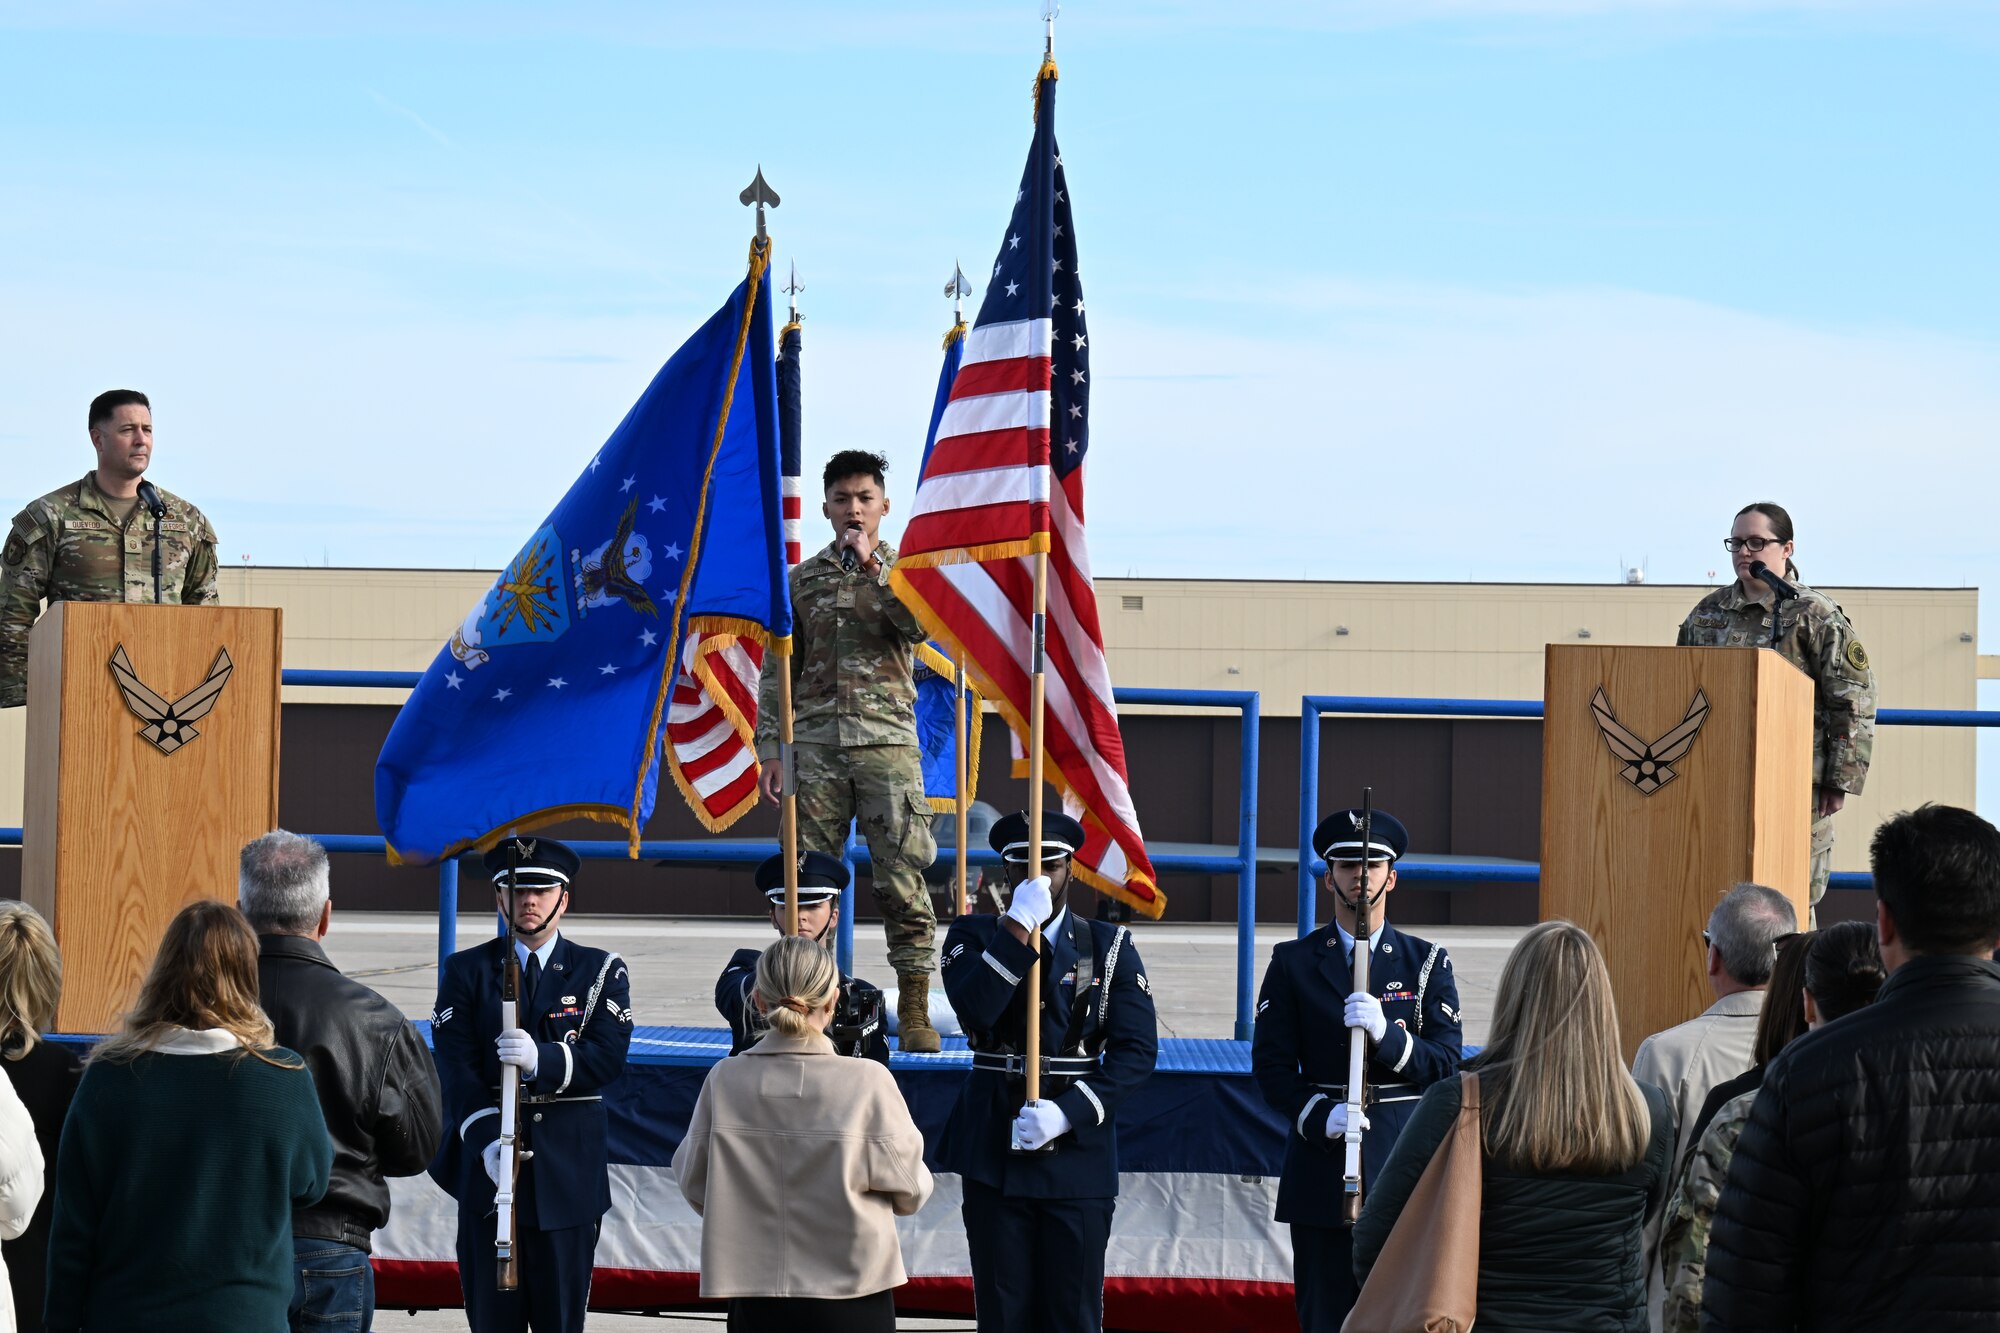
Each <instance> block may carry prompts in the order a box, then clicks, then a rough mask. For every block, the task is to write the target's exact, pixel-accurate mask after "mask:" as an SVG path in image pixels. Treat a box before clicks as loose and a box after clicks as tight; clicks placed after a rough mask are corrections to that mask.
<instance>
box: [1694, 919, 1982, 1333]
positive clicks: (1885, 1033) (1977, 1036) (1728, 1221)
mask: <svg viewBox="0 0 2000 1333" xmlns="http://www.w3.org/2000/svg"><path fill="white" fill-rule="evenodd" d="M1996 1181H2000V964H1995V963H1992V962H1990V961H1988V960H1986V959H1984V958H1956V957H1932V958H1913V959H1911V960H1910V961H1908V962H1906V963H1904V964H1903V965H1902V966H1901V967H1899V968H1897V969H1896V971H1895V974H1894V975H1893V976H1891V977H1890V978H1889V980H1888V981H1887V982H1885V983H1884V984H1883V986H1882V993H1881V995H1880V997H1879V998H1878V999H1877V1000H1876V1001H1875V1003H1874V1004H1872V1005H1870V1006H1869V1007H1868V1008H1866V1009H1857V1010H1855V1011H1854V1012H1853V1013H1851V1014H1849V1015H1847V1016H1846V1017H1845V1018H1842V1019H1839V1020H1837V1021H1835V1022H1832V1023H1829V1024H1827V1025H1826V1026H1825V1027H1823V1028H1820V1029H1819V1030H1818V1031H1816V1032H1809V1033H1807V1034H1806V1035H1805V1036H1803V1037H1801V1038H1799V1039H1798V1040H1797V1041H1795V1042H1793V1043H1792V1044H1791V1045H1790V1046H1787V1047H1786V1048H1785V1049H1784V1050H1783V1051H1782V1052H1780V1053H1779V1055H1778V1057H1777V1058H1776V1059H1774V1060H1773V1061H1772V1062H1771V1065H1770V1067H1769V1068H1768V1069H1767V1070H1765V1072H1764V1087H1763V1089H1762V1091H1760V1092H1759V1093H1758V1094H1757V1101H1756V1103H1755V1105H1754V1107H1753V1108H1752V1110H1751V1113H1750V1121H1749V1123H1748V1124H1746V1125H1745V1126H1744V1127H1743V1137H1742V1138H1740V1139H1738V1140H1737V1143H1736V1156H1735V1158H1734V1159H1732V1161H1731V1162H1730V1166H1729V1177H1728V1179H1727V1181H1726V1182H1725V1183H1724V1185H1723V1188H1722V1197H1721V1200H1720V1202H1719V1204H1718V1205H1717V1207H1716V1213H1715V1222H1714V1224H1713V1226H1712V1227H1711V1229H1710V1231H1709V1241H1708V1281H1707V1282H1706V1284H1705V1285H1704V1286H1703V1287H1702V1320H1701V1326H1702V1328H1703V1329H1704V1330H1711V1329H1713V1330H1731V1329H1756V1330H1758V1333H1769V1331H1772V1330H1787V1329H1794V1328H1798V1329H1812V1330H1814V1333H1820V1331H1821V1330H1826V1331H1827V1333H1837V1331H1838V1330H1841V1329H1886V1328H1909V1329H1922V1330H1924V1333H1938V1331H1939V1330H1945V1329H1971V1328H1980V1329H1995V1328H2000V1258H1996V1256H2000V1187H1996V1183H1995V1182H1996Z"/></svg>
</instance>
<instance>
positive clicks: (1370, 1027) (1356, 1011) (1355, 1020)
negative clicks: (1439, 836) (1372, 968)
mask: <svg viewBox="0 0 2000 1333" xmlns="http://www.w3.org/2000/svg"><path fill="white" fill-rule="evenodd" d="M1346 1020H1347V1026H1349V1027H1351V1028H1360V1029H1361V1030H1362V1031H1363V1032H1366V1033H1367V1034H1368V1040H1370V1041H1372V1042H1378V1043H1379V1042H1380V1041H1381V1040H1382V1038H1384V1037H1386V1036H1388V1035H1389V1020H1388V1018H1387V1017H1385V1016H1384V1015H1383V1013H1382V1002H1381V1001H1380V1000H1378V999H1376V998H1375V997H1374V996H1373V995H1370V994H1368V993H1367V992H1365V991H1356V992H1354V994H1352V995H1350V996H1348V997H1347V1014H1346ZM501 1058H502V1059H505V1058H506V1057H505V1056H502V1057H501Z"/></svg>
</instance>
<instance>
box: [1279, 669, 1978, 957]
mask: <svg viewBox="0 0 2000 1333" xmlns="http://www.w3.org/2000/svg"><path fill="white" fill-rule="evenodd" d="M1324 713H1349V714H1378V715H1379V714H1389V715H1392V716H1398V717H1500V718H1536V719H1539V718H1540V717H1541V716H1542V701H1541V700H1539V699H1392V698H1377V697H1372V696H1367V695H1351V694H1308V695H1306V696H1305V697H1304V698H1302V699H1300V700H1299V934H1300V935H1302V936H1303V935H1309V934H1311V933H1312V931H1313V928H1314V923H1315V915H1316V913H1315V907H1316V902H1317V889H1318V883H1319V877H1320V876H1321V875H1324V874H1325V873H1326V862H1324V861H1322V860H1320V859H1319V858H1318V857H1317V856H1314V855H1313V850H1312V833H1313V827H1314V824H1315V823H1316V822H1317V819H1318V811H1319V732H1320V717H1321V715H1322V714H1324ZM1875 721H1876V723H1877V724H1878V725H1881V726H1885V727H2000V711H1995V710H1981V709H1975V708H1884V709H1880V710H1878V711H1877V712H1876V714H1875ZM1396 878H1397V879H1398V880H1406V879H1407V880H1419V881H1428V882H1432V883H1439V882H1443V883H1450V882H1453V881H1456V882H1459V883H1467V882H1477V883H1481V884H1539V883H1541V882H1542V868H1541V866H1539V865H1535V864H1520V863H1509V864H1499V865H1478V864H1470V865H1468V864H1443V863H1440V862H1435V861H1433V862H1425V861H1405V862H1402V863H1401V864H1399V865H1398V866H1397V867H1396ZM1874 883H1875V880H1874V877H1873V876H1872V875H1869V874H1868V873H1867V872H1865V871H1858V870H1843V871H1837V872H1835V873H1834V875H1833V876H1832V877H1831V878H1830V879H1829V881H1828V885H1829V887H1831V888H1836V889H1866V888H1871V887H1873V886H1874Z"/></svg>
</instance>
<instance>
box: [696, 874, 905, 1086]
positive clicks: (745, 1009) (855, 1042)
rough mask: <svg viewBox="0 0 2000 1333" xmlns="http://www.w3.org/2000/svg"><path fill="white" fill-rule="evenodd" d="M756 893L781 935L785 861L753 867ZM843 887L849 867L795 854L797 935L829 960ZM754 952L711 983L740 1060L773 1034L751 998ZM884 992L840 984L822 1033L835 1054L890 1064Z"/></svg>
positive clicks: (848, 981) (740, 955)
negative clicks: (829, 1020)
mask: <svg viewBox="0 0 2000 1333" xmlns="http://www.w3.org/2000/svg"><path fill="white" fill-rule="evenodd" d="M757 887H758V888H759V889H761V890H762V891H763V894H764V896H765V897H766V898H768V899H769V900H770V902H771V928H772V929H773V930H775V931H777V932H778V933H779V934H780V935H782V934H784V933H785V857H784V853H782V852H780V853H779V854H778V855H776V856H773V857H771V858H770V859H769V860H767V861H765V862H764V863H763V864H762V865H760V866H758V867H757ZM846 887H847V863H846V862H845V861H843V860H841V859H840V858H839V857H837V856H828V855H827V854H826V853H825V852H800V853H799V932H798V933H799V934H801V935H803V936H805V937H806V938H807V939H809V940H811V941H812V942H813V943H815V944H817V945H819V946H821V947H822V948H824V949H825V950H826V952H827V954H828V956H829V957H830V956H832V954H833V951H834V950H833V945H832V944H831V943H829V941H830V940H831V939H832V937H833V932H834V931H835V930H836V929H837V928H838V927H839V925H840V892H841V890H842V889H845V888H846ZM761 957H763V955H762V954H761V953H759V952H758V951H757V950H755V949H738V950H737V951H736V952H735V953H734V954H731V955H730V958H729V966H727V967H725V968H723V969H722V975H721V976H720V977H718V978H716V982H715V1007H716V1009H717V1010H718V1011H719V1012H720V1013H721V1014H722V1017H723V1021H724V1022H726V1023H728V1024H729V1053H730V1054H731V1055H741V1054H742V1053H743V1052H744V1050H745V1049H747V1048H748V1047H751V1046H755V1045H756V1044H757V1043H758V1042H760V1041H762V1040H763V1039H764V1034H765V1033H767V1032H769V1031H770V1030H771V1025H770V1024H769V1023H766V1022H765V1021H764V1019H763V1016H762V1015H760V1014H759V1013H758V1012H757V1006H756V1005H755V1004H753V1003H752V1002H751V999H750V993H751V991H753V990H755V989H756V986H757V960H758V959H759V958H761ZM883 1014H884V1010H883V1006H882V992H881V991H880V990H877V989H876V988H875V986H874V985H872V984H871V983H869V982H866V981H863V980H862V979H861V978H860V977H850V976H846V975H843V976H842V977H841V978H840V1002H839V1003H838V1004H837V1005H835V1006H834V1010H833V1022H832V1023H831V1024H830V1025H828V1027H827V1029H826V1035H827V1039H828V1040H829V1041H831V1042H832V1043H833V1049H834V1050H836V1051H839V1052H840V1053H841V1054H842V1055H859V1056H865V1057H866V1058H868V1059H870V1060H879V1061H881V1062H882V1063H883V1064H885V1065H886V1064H888V1063H889V1036H888V1025H887V1024H886V1023H884V1022H883Z"/></svg>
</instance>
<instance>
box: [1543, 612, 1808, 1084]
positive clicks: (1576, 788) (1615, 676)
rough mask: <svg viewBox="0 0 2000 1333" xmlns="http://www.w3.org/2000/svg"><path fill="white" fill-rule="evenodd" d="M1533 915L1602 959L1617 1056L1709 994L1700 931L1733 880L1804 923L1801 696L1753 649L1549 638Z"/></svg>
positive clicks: (1695, 1008) (1804, 708)
mask: <svg viewBox="0 0 2000 1333" xmlns="http://www.w3.org/2000/svg"><path fill="white" fill-rule="evenodd" d="M1545 670H1546V680H1545V682H1544V692H1543V695H1542V699H1543V709H1544V721H1543V729H1542V893H1541V916H1542V920H1544V921H1547V920H1550V919H1552V918H1555V917H1564V918H1567V919H1568V920H1571V921H1574V922H1576V923H1577V924H1578V925H1580V926H1582V927H1583V928H1584V929H1586V930H1588V931H1589V932H1590V933H1591V935H1592V936H1593V937H1594V938H1595V939H1596V940H1597V943H1598V946H1599V947H1600V948H1601V949H1602V950H1603V951H1604V960H1605V962H1606V964H1608V965H1609V967H1610V969H1611V985H1612V991H1613V994H1614V995H1615V997H1616V999H1617V1002H1618V1028H1619V1035H1620V1036H1621V1038H1622V1039H1623V1043H1624V1048H1625V1057H1626V1059H1627V1060H1628V1061H1629V1060H1630V1059H1631V1057H1632V1055H1633V1053H1634V1052H1636V1051H1637V1050H1638V1047H1639V1043H1640V1042H1641V1041H1642V1040H1644V1039H1645V1038H1646V1037H1647V1036H1648V1035H1649V1034H1651V1033H1654V1032H1658V1031H1660V1030H1661V1029H1662V1028H1668V1027H1672V1026H1673V1025H1674V1024H1676V1023H1682V1022H1685V1021H1686V1020H1688V1019H1690V1018H1692V1017H1694V1016H1695V1015H1696V1014H1698V1013H1700V1012H1701V1011H1702V1010H1704V1009H1706V1008H1707V1007H1708V1006H1709V1005H1710V1004H1711V1003H1713V1002H1714V996H1713V995H1712V994H1711V992H1710V991H1709V988H1708V981H1707V978H1706V974H1705V972H1704V970H1703V963H1704V954H1703V950H1702V943H1701V932H1702V930H1703V928H1704V927H1706V925H1707V924H1708V917H1709V913H1710V912H1712V911H1713V910H1714V908H1715V903H1716V900H1717V899H1718V898H1720V897H1721V896H1722V894H1723V893H1724V892H1726V891H1727V890H1728V889H1729V888H1730V887H1731V886H1732V885H1735V884H1737V883H1740V882H1742V881H1745V880H1750V881H1754V882H1756V883H1758V884H1767V885H1769V886H1770V887H1772V888H1774V889H1777V890H1778V891H1779V892H1780V893H1783V894H1784V895H1785V896H1786V897H1788V898H1790V899H1791V900H1792V903H1793V905H1794V906H1795V907H1797V909H1798V913H1799V920H1800V921H1801V922H1803V921H1805V920H1806V909H1807V899H1808V888H1809V880H1810V870H1811V865H1810V862H1811V839H1812V814H1811V803H1812V735H1813V686H1812V682H1811V681H1810V680H1809V679H1808V678H1807V677H1806V675H1805V674H1804V673H1803V672H1801V671H1800V670H1799V669H1798V668H1797V667H1794V666H1793V665H1792V664H1791V663H1790V662H1787V661H1786V660H1785V659H1784V658H1782V657H1780V656H1779V655H1778V654H1776V653H1774V652H1771V651H1770V650H1768V649H1763V648H1639V647H1613V646H1604V647H1598V646H1595V645H1585V644H1550V645H1549V648H1548V656H1547V659H1546V663H1545Z"/></svg>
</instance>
